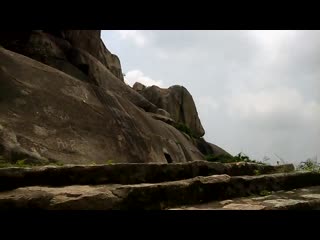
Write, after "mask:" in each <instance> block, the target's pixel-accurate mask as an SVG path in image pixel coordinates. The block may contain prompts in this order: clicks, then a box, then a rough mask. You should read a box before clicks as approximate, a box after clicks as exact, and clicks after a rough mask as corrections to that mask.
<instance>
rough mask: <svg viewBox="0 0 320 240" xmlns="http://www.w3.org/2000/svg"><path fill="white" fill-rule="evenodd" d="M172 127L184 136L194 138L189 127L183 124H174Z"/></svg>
mask: <svg viewBox="0 0 320 240" xmlns="http://www.w3.org/2000/svg"><path fill="white" fill-rule="evenodd" d="M174 127H175V128H176V129H178V130H179V131H180V132H184V133H185V134H187V135H188V136H190V137H191V138H192V137H194V135H193V133H192V131H191V129H190V128H189V127H187V126H186V125H185V124H183V123H175V124H174Z"/></svg>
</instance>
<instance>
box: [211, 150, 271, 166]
mask: <svg viewBox="0 0 320 240" xmlns="http://www.w3.org/2000/svg"><path fill="white" fill-rule="evenodd" d="M205 159H206V160H207V161H209V162H221V163H234V162H250V163H258V164H262V165H266V164H265V163H263V162H259V161H256V160H252V159H250V158H249V157H248V156H247V155H245V154H243V153H241V152H240V153H239V154H237V155H236V156H230V155H218V156H213V155H207V156H205Z"/></svg>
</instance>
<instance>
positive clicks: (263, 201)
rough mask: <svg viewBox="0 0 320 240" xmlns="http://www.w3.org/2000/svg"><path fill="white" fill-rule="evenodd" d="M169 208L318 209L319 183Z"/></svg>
mask: <svg viewBox="0 0 320 240" xmlns="http://www.w3.org/2000/svg"><path fill="white" fill-rule="evenodd" d="M263 195H265V196H249V197H242V198H235V199H229V200H224V201H213V202H209V203H204V204H198V205H192V206H181V207H178V208H172V209H169V210H320V185H319V186H313V187H307V188H299V189H292V190H290V191H284V190H281V191H276V192H270V193H267V195H266V193H264V194H263Z"/></svg>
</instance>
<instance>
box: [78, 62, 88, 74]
mask: <svg viewBox="0 0 320 240" xmlns="http://www.w3.org/2000/svg"><path fill="white" fill-rule="evenodd" d="M78 68H79V69H80V70H81V72H83V73H84V74H85V75H87V76H89V65H88V64H79V65H78Z"/></svg>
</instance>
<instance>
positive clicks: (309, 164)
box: [296, 158, 320, 172]
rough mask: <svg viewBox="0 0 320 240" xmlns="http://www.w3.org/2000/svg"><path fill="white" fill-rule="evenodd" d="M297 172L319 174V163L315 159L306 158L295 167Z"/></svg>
mask: <svg viewBox="0 0 320 240" xmlns="http://www.w3.org/2000/svg"><path fill="white" fill-rule="evenodd" d="M296 169H297V171H310V172H320V163H318V161H317V159H312V158H308V159H307V160H306V161H304V162H301V163H300V164H299V165H298V166H297V168H296Z"/></svg>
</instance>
